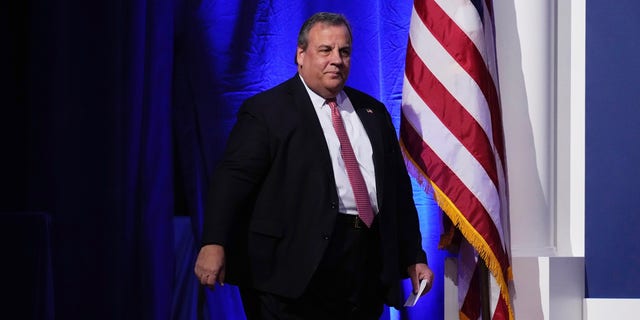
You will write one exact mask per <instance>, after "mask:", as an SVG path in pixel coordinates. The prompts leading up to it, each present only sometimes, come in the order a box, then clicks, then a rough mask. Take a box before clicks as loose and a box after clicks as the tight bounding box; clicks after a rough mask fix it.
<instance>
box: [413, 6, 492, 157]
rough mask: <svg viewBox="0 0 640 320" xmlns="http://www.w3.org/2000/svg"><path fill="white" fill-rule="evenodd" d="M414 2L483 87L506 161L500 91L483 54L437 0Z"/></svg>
mask: <svg viewBox="0 0 640 320" xmlns="http://www.w3.org/2000/svg"><path fill="white" fill-rule="evenodd" d="M414 6H415V8H416V12H417V13H418V15H419V16H420V19H421V20H422V21H423V24H424V25H425V26H426V27H427V28H428V29H429V30H430V31H431V33H432V34H433V35H434V36H435V37H436V39H438V41H439V42H440V43H441V44H442V46H443V47H444V48H445V49H446V50H447V51H448V52H449V54H450V55H451V56H452V57H453V58H454V59H455V60H456V61H458V63H459V64H460V65H461V66H462V67H463V68H464V70H465V71H466V72H467V73H468V74H469V75H470V76H471V77H472V78H473V79H474V80H475V81H476V83H477V84H478V86H479V87H480V88H481V90H482V92H483V94H484V97H485V99H487V102H488V105H489V113H490V115H491V125H492V128H493V130H492V137H493V140H494V141H495V142H494V145H495V146H496V150H497V151H498V155H499V157H500V160H501V161H502V162H503V163H504V150H503V145H504V141H503V139H502V132H501V131H498V130H502V126H501V125H500V124H501V122H502V121H501V112H500V108H499V102H498V92H497V90H496V87H495V84H494V82H493V78H492V77H491V74H490V73H489V71H488V69H487V68H486V65H485V63H484V59H483V57H482V54H480V52H479V51H478V49H477V47H476V46H475V44H474V43H473V41H471V39H469V37H468V36H467V35H466V33H465V32H464V31H462V30H461V29H460V27H459V26H458V25H457V24H456V23H455V22H454V21H453V20H451V19H450V18H449V16H448V15H447V14H446V13H445V12H444V11H443V10H442V8H441V7H440V6H439V5H438V4H437V3H436V2H435V1H434V0H425V1H415V4H414ZM427 12H428V14H427Z"/></svg>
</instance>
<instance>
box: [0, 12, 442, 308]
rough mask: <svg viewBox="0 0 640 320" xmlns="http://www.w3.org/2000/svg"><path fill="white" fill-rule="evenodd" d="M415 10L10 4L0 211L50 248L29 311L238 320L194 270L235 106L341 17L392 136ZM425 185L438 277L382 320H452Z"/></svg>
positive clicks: (233, 299) (283, 74)
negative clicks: (312, 19) (307, 35)
mask: <svg viewBox="0 0 640 320" xmlns="http://www.w3.org/2000/svg"><path fill="white" fill-rule="evenodd" d="M411 8H412V1H410V0H402V1H397V0H377V1H374V0H371V1H345V0H325V1H302V0H296V1H291V0H271V1H258V0H254V1H233V0H226V1H214V0H157V1H156V0H93V1H82V0H23V1H10V2H9V3H8V5H7V6H5V7H3V9H2V10H0V15H1V16H2V18H1V19H0V21H2V22H3V23H4V24H3V26H6V27H4V28H0V38H2V39H3V41H4V42H3V46H2V50H0V70H3V72H0V79H2V80H3V85H2V86H0V90H1V91H0V93H1V94H0V97H2V99H4V100H2V102H3V106H4V105H8V107H7V108H0V130H1V132H2V134H0V142H1V146H0V150H2V152H3V153H2V161H3V164H4V165H3V166H0V174H1V175H0V176H1V177H2V178H1V179H0V190H1V191H2V192H0V206H1V207H0V210H1V211H10V212H19V214H18V215H16V217H17V219H20V217H21V218H22V220H25V221H27V220H28V218H29V217H30V215H29V214H30V213H33V212H43V213H44V214H43V215H42V216H43V217H47V220H46V221H50V228H49V229H48V230H50V233H49V234H48V236H43V237H41V239H40V238H39V239H40V240H42V242H43V243H42V246H43V247H46V248H49V247H50V248H51V250H43V251H41V253H42V254H43V256H46V257H43V260H42V261H43V263H44V264H43V265H42V266H41V267H43V268H47V269H46V270H44V269H43V272H42V273H41V274H42V275H46V277H47V278H46V279H41V280H42V281H35V280H34V281H33V282H37V285H36V287H35V288H34V289H35V291H36V292H41V293H43V294H46V295H48V296H47V299H44V300H42V299H41V298H42V297H41V296H38V297H36V298H37V299H36V298H33V297H26V298H25V299H26V300H28V299H33V301H26V302H27V303H28V302H33V303H31V304H30V305H33V306H34V308H37V307H38V306H42V305H44V306H45V308H43V309H42V310H37V311H35V312H37V313H38V314H43V315H44V316H43V318H45V319H54V318H55V319H105V320H106V319H109V320H111V319H177V320H183V319H196V318H198V313H199V312H200V313H202V314H201V316H202V317H201V319H216V320H218V319H222V320H224V319H234V320H235V319H243V318H244V315H243V313H242V308H241V305H240V302H239V299H238V294H237V291H236V289H235V288H234V287H232V286H225V287H224V288H223V289H219V290H215V291H213V292H212V291H207V292H206V294H205V293H204V290H203V289H201V288H200V287H199V286H198V283H197V279H196V278H195V276H194V275H193V263H194V261H195V255H196V253H197V249H198V243H199V241H198V238H199V237H200V233H201V222H202V211H203V206H204V203H203V199H204V196H203V195H204V193H205V192H206V190H207V187H208V186H209V184H210V181H209V179H210V177H211V174H212V172H213V168H214V166H215V165H216V163H217V161H218V160H219V156H220V154H221V152H222V150H223V148H224V144H225V141H226V138H227V135H228V133H229V131H230V128H231V126H232V125H233V123H234V122H235V114H236V111H237V109H238V107H239V106H240V104H241V102H242V101H243V100H244V99H245V98H247V97H249V96H251V95H253V94H255V93H257V92H259V91H261V90H264V89H267V88H269V87H272V86H274V85H276V84H277V83H279V82H281V81H283V80H285V79H287V78H289V77H291V76H293V75H294V73H295V65H294V54H295V49H296V36H297V32H298V29H299V27H300V25H301V24H302V22H303V21H304V20H305V19H306V18H307V17H309V16H310V15H311V14H313V13H314V12H316V11H334V12H341V13H344V14H345V15H346V16H347V17H348V18H349V19H350V21H351V22H352V25H353V34H354V42H353V58H352V63H353V65H352V72H351V77H350V79H349V85H351V86H353V87H357V88H359V89H361V90H363V91H365V92H368V93H369V94H371V95H373V96H375V97H377V98H379V99H380V100H382V101H383V102H384V103H385V104H386V106H387V107H388V109H389V111H390V113H391V114H392V116H393V118H394V119H396V124H397V123H398V121H397V120H398V117H399V114H400V99H401V88H402V79H403V71H404V57H405V50H406V44H407V40H408V26H409V19H410V13H411ZM5 161H6V163H5ZM415 190H416V192H415V194H416V202H417V205H418V207H419V210H420V215H421V220H420V223H421V229H422V232H423V239H424V241H423V244H424V247H425V249H426V250H427V251H428V255H429V258H430V259H429V260H430V264H431V266H432V268H433V269H434V271H435V274H436V277H435V278H436V281H435V284H434V287H433V289H432V292H431V293H430V294H429V295H427V296H426V297H425V298H424V299H423V300H422V301H421V302H419V304H418V305H417V306H416V307H414V308H411V309H410V310H408V311H406V312H405V311H403V312H398V311H396V310H395V309H392V310H386V312H385V314H384V318H385V319H418V318H419V319H425V318H429V319H442V318H443V281H442V280H443V279H442V278H443V257H444V255H445V253H444V252H443V251H439V250H437V249H436V245H437V241H438V237H439V234H440V213H439V211H438V209H437V206H436V205H435V204H434V203H433V201H432V200H431V199H429V198H427V197H426V195H425V194H424V193H423V192H422V191H420V189H418V188H417V187H416V188H415ZM49 218H50V219H49ZM0 223H1V221H0ZM47 223H48V222H47ZM13 229H15V230H11V231H12V232H14V233H16V235H17V234H18V233H21V236H24V234H23V231H21V230H17V228H13ZM28 229H29V228H24V229H23V230H28ZM31 230H36V229H34V228H32V229H31ZM185 230H186V231H185ZM7 237H8V238H10V239H20V238H19V237H17V236H16V237H13V234H8V235H7ZM47 241H48V243H45V242H47ZM8 244H9V245H16V246H18V245H22V246H27V244H26V243H8ZM24 250H26V251H25V252H27V251H28V252H33V248H29V247H26V248H24ZM12 252H22V250H14V251H12ZM4 259H5V260H7V262H5V260H3V265H9V262H11V263H13V264H12V266H14V265H18V266H19V265H20V264H21V263H23V262H24V261H22V260H21V259H20V258H19V257H16V256H13V257H4ZM45 262H46V263H45ZM11 270H23V273H24V274H15V273H7V274H6V275H7V276H8V277H13V278H14V279H15V280H16V281H12V282H10V284H11V285H10V286H9V287H8V288H6V289H7V291H8V292H9V293H12V294H14V296H17V295H16V294H17V293H18V292H22V291H19V290H18V289H19V288H21V287H22V286H24V285H27V283H31V282H28V281H27V282H25V281H22V280H21V279H24V277H33V275H32V274H27V273H28V272H27V271H26V270H27V268H24V267H23V268H13V269H11ZM42 288H46V289H47V290H46V291H43V289H42ZM23 291H24V292H29V291H27V290H23ZM21 297H22V296H20V297H17V298H15V299H21ZM199 298H202V299H200V300H199ZM5 300H6V299H5ZM36 300H37V301H36ZM7 301H10V300H6V301H5V302H7ZM41 301H45V302H46V303H40V302H41ZM199 302H202V303H201V304H199ZM52 304H53V305H52ZM21 305H22V304H13V305H12V304H11V303H10V302H9V303H8V304H6V308H5V305H3V308H2V309H3V311H4V312H5V313H11V311H10V310H12V309H10V308H9V307H11V306H12V307H13V308H14V309H13V310H15V311H16V312H24V310H20V306H21ZM199 305H200V306H202V308H198V306H199ZM18 314H21V313H18Z"/></svg>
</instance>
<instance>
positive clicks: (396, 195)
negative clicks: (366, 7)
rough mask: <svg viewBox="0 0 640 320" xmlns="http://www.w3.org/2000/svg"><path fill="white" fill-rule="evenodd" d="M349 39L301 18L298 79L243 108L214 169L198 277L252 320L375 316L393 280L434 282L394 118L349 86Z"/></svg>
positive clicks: (346, 33)
mask: <svg viewBox="0 0 640 320" xmlns="http://www.w3.org/2000/svg"><path fill="white" fill-rule="evenodd" d="M351 42H352V38H351V29H350V26H349V23H348V22H347V20H346V18H345V17H344V16H342V15H339V14H333V13H317V14H315V15H313V16H312V17H311V18H309V19H308V20H307V21H306V22H305V23H304V24H303V26H302V28H301V30H300V33H299V36H298V47H297V50H296V59H295V60H296V64H297V65H298V74H297V75H295V76H294V77H293V78H291V79H289V80H288V81H285V82H283V83H282V84H280V85H278V86H276V87H274V88H272V89H269V90H267V91H265V92H262V93H260V94H257V95H255V96H253V97H251V98H249V99H247V100H246V101H245V103H244V104H243V105H242V107H241V108H240V110H239V112H238V118H237V122H236V124H235V126H234V128H233V130H232V132H231V135H230V137H229V141H228V143H227V148H226V150H225V153H224V155H223V158H222V161H221V163H220V165H219V166H218V168H217V171H216V175H215V177H214V179H213V186H212V188H211V190H210V193H209V195H208V199H207V202H208V206H207V210H206V213H205V221H204V231H203V246H202V248H201V250H200V253H199V255H198V259H197V261H196V265H195V270H194V271H195V274H196V276H197V277H198V278H199V279H200V282H201V283H202V284H203V285H206V286H208V287H210V288H213V286H214V285H215V284H216V283H219V284H223V283H224V282H225V281H226V280H228V281H229V282H230V283H234V284H237V285H238V286H239V287H240V290H241V294H242V298H243V303H244V306H245V312H246V314H247V317H248V318H249V319H378V318H379V317H380V315H381V313H382V309H383V304H384V303H385V302H386V303H388V304H390V305H393V306H397V307H399V306H400V305H401V301H400V300H399V299H397V297H396V299H395V300H390V299H391V297H392V295H390V292H391V291H392V290H391V288H394V285H395V284H397V283H398V282H399V281H400V280H401V279H403V278H407V277H410V278H411V281H412V284H413V289H414V291H417V288H418V283H419V281H420V280H425V281H426V282H427V287H428V288H427V289H426V290H425V292H426V291H428V290H429V288H430V286H431V283H432V281H433V273H432V272H431V270H430V269H429V267H428V266H427V264H426V256H425V253H424V251H423V250H422V248H421V236H420V230H419V224H418V217H417V213H416V209H415V205H414V202H413V195H412V189H411V185H410V180H409V177H408V174H407V171H406V168H405V166H404V161H403V159H402V155H401V152H400V148H399V145H398V141H397V137H396V134H395V129H394V127H393V124H392V122H391V118H390V116H389V114H388V112H387V110H386V108H385V106H384V105H383V104H382V103H380V102H379V101H377V100H375V99H374V98H372V97H370V96H368V95H366V94H364V93H362V92H360V91H357V90H355V89H352V88H349V87H345V82H346V80H347V77H348V75H349V69H350V58H351ZM345 131H346V133H345ZM359 216H360V217H359ZM395 287H396V288H397V286H395Z"/></svg>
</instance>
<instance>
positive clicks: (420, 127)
mask: <svg viewBox="0 0 640 320" xmlns="http://www.w3.org/2000/svg"><path fill="white" fill-rule="evenodd" d="M403 101H404V102H403V109H402V115H403V117H405V118H406V119H407V122H408V124H410V125H411V126H412V129H413V130H415V131H416V133H417V134H419V135H420V136H421V137H422V139H423V140H424V142H425V143H426V145H428V146H429V148H430V149H431V150H433V153H435V154H436V155H437V157H438V158H439V159H440V160H441V161H442V162H443V163H444V165H446V166H447V167H448V169H450V170H451V171H452V172H450V173H446V176H449V175H455V176H456V177H457V179H459V180H461V181H462V182H463V184H464V185H465V186H466V187H467V188H469V190H470V191H471V192H472V193H473V196H475V197H476V198H477V199H478V201H480V203H481V204H482V207H484V209H485V210H486V211H487V212H490V213H491V212H496V213H497V212H499V210H500V201H499V195H498V190H497V189H495V188H492V187H493V186H494V184H493V183H492V182H491V180H490V178H489V177H488V176H487V175H486V173H485V171H484V170H483V168H482V167H481V166H480V164H479V162H478V161H477V160H476V159H475V158H474V156H473V155H472V154H471V153H470V152H468V150H467V149H465V148H464V147H463V146H462V145H461V144H460V142H459V141H458V140H457V139H456V138H455V136H453V134H452V133H451V132H450V131H449V130H448V129H447V128H446V127H445V126H444V125H443V124H442V122H440V121H439V119H438V118H437V117H436V116H435V115H434V114H433V112H432V111H431V109H430V106H428V105H426V104H425V103H424V101H422V100H421V99H420V97H418V96H417V94H416V93H415V90H413V87H412V86H411V84H410V83H408V80H407V79H406V78H405V83H404V88H403ZM401 128H402V126H401ZM401 130H402V129H401ZM412 156H413V157H414V158H417V157H418V155H415V154H414V155H412ZM425 168H426V167H423V168H422V169H425ZM424 172H426V171H424ZM438 172H439V171H436V170H434V168H431V170H430V171H429V175H430V176H438V175H439V174H438ZM440 182H442V181H440ZM491 219H492V222H493V223H494V224H496V225H498V226H499V225H500V224H499V223H498V222H499V220H498V219H499V215H498V214H494V215H491ZM498 230H501V229H498ZM500 236H501V237H502V234H500Z"/></svg>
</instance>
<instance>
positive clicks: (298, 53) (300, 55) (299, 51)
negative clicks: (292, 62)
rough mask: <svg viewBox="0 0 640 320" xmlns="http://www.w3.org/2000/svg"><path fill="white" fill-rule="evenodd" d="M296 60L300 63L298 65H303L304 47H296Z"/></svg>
mask: <svg viewBox="0 0 640 320" xmlns="http://www.w3.org/2000/svg"><path fill="white" fill-rule="evenodd" d="M296 62H297V63H298V66H301V65H302V63H303V62H304V49H302V48H300V47H298V49H296Z"/></svg>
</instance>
